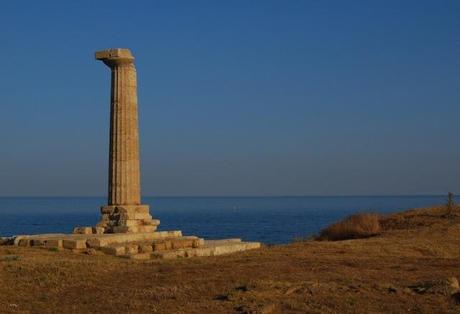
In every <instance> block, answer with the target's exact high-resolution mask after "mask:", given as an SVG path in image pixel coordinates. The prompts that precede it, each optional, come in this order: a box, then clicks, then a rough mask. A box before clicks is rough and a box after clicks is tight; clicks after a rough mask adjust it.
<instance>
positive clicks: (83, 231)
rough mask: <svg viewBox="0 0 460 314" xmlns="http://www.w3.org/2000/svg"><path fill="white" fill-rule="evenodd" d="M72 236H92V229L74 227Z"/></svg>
mask: <svg viewBox="0 0 460 314" xmlns="http://www.w3.org/2000/svg"><path fill="white" fill-rule="evenodd" d="M72 233H73V234H93V228H92V227H75V228H74V229H73V232H72Z"/></svg>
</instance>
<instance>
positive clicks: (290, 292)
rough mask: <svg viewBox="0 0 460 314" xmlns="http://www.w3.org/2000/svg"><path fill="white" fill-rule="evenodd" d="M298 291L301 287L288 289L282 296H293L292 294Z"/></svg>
mask: <svg viewBox="0 0 460 314" xmlns="http://www.w3.org/2000/svg"><path fill="white" fill-rule="evenodd" d="M300 289H302V287H299V286H294V287H290V288H289V289H287V290H286V292H285V293H284V294H285V295H290V294H293V293H295V292H297V291H299V290H300Z"/></svg>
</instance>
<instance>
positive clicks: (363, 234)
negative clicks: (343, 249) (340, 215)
mask: <svg viewBox="0 0 460 314" xmlns="http://www.w3.org/2000/svg"><path fill="white" fill-rule="evenodd" d="M379 219H380V216H379V215H377V214H355V215H351V216H348V217H346V218H345V219H343V220H341V221H338V222H336V223H334V224H332V225H330V226H328V227H326V228H325V229H323V230H321V232H320V235H319V236H318V238H317V240H328V241H338V240H348V239H364V238H369V237H373V236H376V235H378V234H380V233H381V232H382V228H381V227H380V221H379Z"/></svg>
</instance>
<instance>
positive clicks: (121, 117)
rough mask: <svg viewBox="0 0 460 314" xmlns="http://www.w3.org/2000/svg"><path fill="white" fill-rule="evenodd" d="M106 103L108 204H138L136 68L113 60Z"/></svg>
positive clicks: (139, 200)
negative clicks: (107, 116)
mask: <svg viewBox="0 0 460 314" xmlns="http://www.w3.org/2000/svg"><path fill="white" fill-rule="evenodd" d="M109 66H110V67H111V70H112V88H111V105H110V155H109V197H108V204H109V205H138V204H140V203H141V192H140V172H139V129H138V112H137V83H136V69H135V67H134V64H133V63H132V62H119V63H118V62H114V63H110V64H109Z"/></svg>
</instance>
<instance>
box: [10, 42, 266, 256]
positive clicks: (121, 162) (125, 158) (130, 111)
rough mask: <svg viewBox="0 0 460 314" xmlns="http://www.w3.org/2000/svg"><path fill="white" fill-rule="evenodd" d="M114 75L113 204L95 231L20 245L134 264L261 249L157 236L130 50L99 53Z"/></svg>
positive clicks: (19, 241)
mask: <svg viewBox="0 0 460 314" xmlns="http://www.w3.org/2000/svg"><path fill="white" fill-rule="evenodd" d="M95 56H96V59H97V60H100V61H102V62H104V64H105V65H107V66H108V67H109V68H110V70H111V98H110V99H111V100H110V147H109V182H108V202H107V205H105V206H102V207H101V214H102V217H101V220H100V222H99V223H98V224H97V225H96V226H94V227H92V226H91V227H76V228H75V229H74V230H73V234H43V235H24V236H16V237H14V244H15V245H19V246H37V247H47V248H58V249H60V248H64V249H72V250H74V251H76V252H86V251H87V250H97V251H102V252H104V253H106V254H111V255H115V256H121V257H127V258H132V259H150V258H176V257H192V256H211V255H221V254H227V253H233V252H238V251H244V250H248V249H254V248H259V247H260V243H258V242H242V241H241V239H225V240H204V239H201V238H198V237H196V236H183V235H182V232H181V231H178V230H174V231H156V229H157V227H158V225H159V224H160V221H159V220H157V219H153V218H152V216H151V215H150V211H149V206H148V205H145V204H141V182H140V165H139V164H140V162H139V128H138V110H137V78H136V68H135V66H134V57H133V55H132V54H131V51H130V50H129V49H120V48H116V49H108V50H102V51H98V52H96V55H95Z"/></svg>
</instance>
